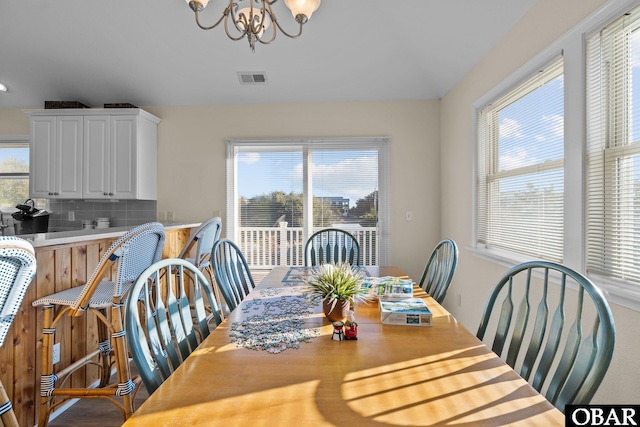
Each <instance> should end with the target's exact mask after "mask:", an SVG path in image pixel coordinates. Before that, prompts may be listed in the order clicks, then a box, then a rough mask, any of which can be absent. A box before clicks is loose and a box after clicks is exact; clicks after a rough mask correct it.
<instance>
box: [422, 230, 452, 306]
mask: <svg viewBox="0 0 640 427" xmlns="http://www.w3.org/2000/svg"><path fill="white" fill-rule="evenodd" d="M457 266H458V246H457V245H456V243H455V242H454V241H453V240H451V239H444V240H441V241H440V243H438V244H437V245H436V247H435V249H434V250H433V252H431V256H430V257H429V260H428V261H427V265H426V266H425V268H424V272H423V273H422V278H421V279H420V287H421V288H422V289H424V290H425V292H426V293H428V294H429V295H431V297H432V298H433V299H435V300H436V301H438V303H440V304H442V302H443V301H444V298H445V297H446V296H447V291H448V290H449V286H450V285H451V281H452V280H453V275H454V274H455V272H456V267H457Z"/></svg>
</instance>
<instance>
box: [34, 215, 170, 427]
mask: <svg viewBox="0 0 640 427" xmlns="http://www.w3.org/2000/svg"><path fill="white" fill-rule="evenodd" d="M164 241H165V234H164V227H163V226H162V224H160V223H155V222H154V223H148V224H143V225H140V226H138V227H135V228H133V229H132V230H130V231H128V232H127V233H125V234H124V235H123V236H122V237H120V238H119V239H118V240H116V242H114V243H113V244H112V245H111V247H110V248H109V249H107V251H106V252H105V253H104V255H103V256H102V258H101V259H100V262H99V263H98V266H97V267H96V269H95V271H94V272H93V275H92V276H91V278H90V279H89V280H88V281H87V283H86V284H85V285H83V286H76V287H73V288H70V289H66V290H64V291H61V292H57V293H55V294H52V295H48V296H46V297H43V298H40V299H38V300H36V301H34V302H33V306H34V307H38V306H42V307H43V308H44V311H43V314H44V315H43V337H42V374H41V381H40V382H41V385H40V417H39V423H38V425H39V426H41V427H42V426H46V425H47V423H48V421H49V414H50V412H51V411H52V410H53V409H54V408H55V407H57V406H58V405H60V404H61V403H63V402H65V401H66V400H68V399H71V398H98V397H100V398H105V399H107V400H109V401H110V402H112V403H113V404H114V405H116V406H117V407H118V408H119V409H120V411H121V412H122V415H123V417H124V419H125V420H126V419H127V418H128V417H129V416H130V415H131V414H132V413H133V398H132V392H133V391H134V390H135V389H136V387H137V385H138V384H140V380H139V379H136V381H134V380H133V379H132V378H131V372H130V369H129V355H128V351H127V346H126V339H125V332H124V324H123V318H124V317H123V316H124V311H123V308H124V301H125V298H126V295H127V293H128V291H129V288H130V287H131V285H132V284H133V282H134V281H135V280H136V279H137V278H138V276H140V274H141V273H142V272H143V271H144V270H145V269H146V268H148V267H149V266H150V265H152V264H153V263H155V262H156V261H158V260H159V259H160V257H161V255H162V249H163V247H164ZM114 266H115V268H116V273H115V278H114V280H113V281H111V280H105V279H104V276H105V273H106V272H107V271H109V270H110V269H111V268H113V267H114ZM109 311H110V312H109ZM88 312H92V313H94V314H95V315H96V318H97V319H98V341H99V344H98V349H96V350H95V351H93V352H92V353H90V354H88V355H86V356H85V357H83V358H80V359H78V360H77V361H76V362H75V363H72V364H71V365H70V366H68V367H66V368H64V369H63V370H61V371H59V372H54V367H53V344H54V334H55V331H56V326H57V324H58V323H59V322H60V320H61V319H62V318H64V317H65V316H82V315H84V314H86V313H88ZM112 345H113V352H112ZM96 357H97V359H98V360H97V361H96ZM88 364H92V365H97V366H99V367H101V378H100V385H99V387H97V388H88V387H72V386H69V384H68V383H67V379H68V378H69V377H70V375H71V374H72V373H73V372H76V371H77V370H78V369H80V368H83V367H84V366H86V365H88ZM112 365H115V369H116V383H115V384H109V381H110V377H111V368H112ZM57 397H61V399H60V400H54V399H56V398H57ZM115 397H121V398H122V403H120V402H119V401H117V400H116V399H115Z"/></svg>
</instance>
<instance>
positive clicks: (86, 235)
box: [16, 222, 200, 248]
mask: <svg viewBox="0 0 640 427" xmlns="http://www.w3.org/2000/svg"><path fill="white" fill-rule="evenodd" d="M161 224H162V225H164V229H165V231H170V230H176V229H182V228H195V227H198V226H199V225H200V223H194V224H185V223H176V222H166V223H161ZM134 227H135V226H130V227H110V228H94V229H89V230H73V231H58V232H52V233H34V234H22V235H19V236H16V237H20V238H22V239H25V240H27V241H28V242H29V243H31V244H32V245H33V247H34V248H38V247H44V246H54V245H65V244H69V243H78V242H84V241H87V240H98V239H115V238H118V237H120V236H122V235H123V234H124V233H126V232H127V231H129V230H131V229H132V228H134Z"/></svg>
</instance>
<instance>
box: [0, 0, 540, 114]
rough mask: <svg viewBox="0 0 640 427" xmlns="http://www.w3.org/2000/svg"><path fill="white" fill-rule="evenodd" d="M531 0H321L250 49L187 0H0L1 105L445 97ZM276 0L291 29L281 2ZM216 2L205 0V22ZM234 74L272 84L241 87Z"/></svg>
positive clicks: (214, 13)
mask: <svg viewBox="0 0 640 427" xmlns="http://www.w3.org/2000/svg"><path fill="white" fill-rule="evenodd" d="M246 1H247V0H243V2H245V3H246ZM534 3H535V0H517V1H514V0H482V1H479V0H325V1H324V2H322V4H321V5H320V8H319V9H318V10H317V11H316V12H315V13H314V14H313V16H312V18H311V20H310V21H309V22H308V23H307V24H306V25H305V27H304V30H303V33H302V36H301V37H299V38H298V39H289V38H287V37H285V36H284V35H282V34H279V35H278V37H277V38H276V40H275V41H274V42H273V43H272V44H270V45H261V44H258V45H257V46H256V49H255V53H252V52H251V50H250V48H249V44H248V42H247V41H246V40H241V41H232V40H230V39H229V38H227V36H226V35H225V33H224V28H223V27H217V28H215V29H213V30H210V31H203V30H201V29H199V28H197V26H196V24H195V19H194V16H193V12H192V11H191V9H190V8H189V7H188V6H187V4H186V2H185V1H184V0H102V1H98V0H55V1H50V0H1V1H0V82H3V83H4V84H6V85H7V86H8V87H9V91H8V92H6V93H2V92H0V108H42V107H43V106H44V101H80V102H82V103H84V104H86V105H88V106H90V107H101V106H102V105H103V104H104V103H121V102H122V103H124V102H127V103H131V104H134V105H138V106H159V105H201V104H244V103H280V102H324V101H329V102H335V101H368V100H411V99H430V98H440V97H442V96H444V95H445V94H446V93H447V91H448V90H449V89H451V88H452V87H453V86H454V85H455V83H456V82H457V81H458V80H459V79H460V78H462V77H463V76H464V74H465V73H467V72H468V71H469V70H470V69H471V68H472V67H473V65H474V64H475V63H477V62H478V61H479V59H480V58H482V56H483V55H485V54H486V53H487V52H488V51H489V50H490V49H491V47H492V46H493V45H494V44H495V43H496V42H497V41H498V40H499V39H500V38H501V37H502V36H503V35H504V34H506V32H507V31H508V30H509V29H510V28H511V27H512V26H513V24H514V23H515V22H517V21H518V20H519V19H520V18H521V17H522V16H523V15H524V14H525V13H526V12H527V10H528V9H529V8H530V7H531V6H532V5H533V4H534ZM273 8H274V11H275V13H276V16H277V17H278V22H279V23H280V25H281V26H283V27H285V29H287V30H288V31H289V32H295V31H296V30H297V24H296V23H295V22H294V20H293V17H292V16H291V13H290V12H289V10H288V9H286V7H285V6H284V2H283V1H282V0H280V1H277V2H276V3H275V4H274V5H273ZM222 9H223V4H222V0H211V1H210V3H209V5H208V6H207V8H206V9H205V10H204V12H203V13H202V15H201V18H202V21H203V24H208V23H212V22H213V21H214V19H217V17H218V16H219V15H220V14H221V12H222ZM238 72H265V73H266V75H267V79H268V81H267V83H266V84H264V85H241V84H240V81H239V78H238V74H237V73H238Z"/></svg>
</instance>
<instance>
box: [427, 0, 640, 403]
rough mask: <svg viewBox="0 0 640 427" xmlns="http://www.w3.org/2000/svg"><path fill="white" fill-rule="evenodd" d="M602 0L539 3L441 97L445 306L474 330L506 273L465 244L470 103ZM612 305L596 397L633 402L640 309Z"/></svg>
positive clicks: (638, 388) (639, 379)
mask: <svg viewBox="0 0 640 427" xmlns="http://www.w3.org/2000/svg"><path fill="white" fill-rule="evenodd" d="M604 3H605V1H603V0H564V1H560V2H559V1H557V0H539V1H538V2H537V3H536V4H535V5H534V6H533V7H532V8H531V10H530V11H529V12H528V13H527V14H526V15H525V16H524V17H523V18H522V19H521V21H520V22H518V23H517V24H516V25H515V26H514V27H513V28H512V29H511V31H510V32H509V33H508V34H507V35H506V36H505V37H504V38H503V39H502V40H501V41H500V42H499V43H498V44H497V45H496V46H495V47H494V48H493V49H492V50H491V52H490V53H489V54H487V55H486V56H485V57H484V58H483V59H482V60H481V61H480V62H479V63H478V64H477V65H476V66H475V67H474V68H473V69H472V71H471V72H469V73H468V74H467V75H466V76H465V77H464V78H463V79H462V80H461V81H460V82H458V84H457V85H456V86H455V87H454V88H453V89H452V90H451V91H450V92H449V93H448V94H447V95H446V96H445V97H444V98H443V99H442V102H441V111H440V113H441V168H442V169H441V170H442V175H441V182H442V189H441V191H442V199H441V204H440V205H441V218H442V223H441V229H442V235H443V236H448V237H452V238H453V239H455V240H456V241H457V242H458V243H459V247H460V260H459V263H458V270H457V272H456V276H455V278H454V282H453V284H452V286H451V289H450V291H449V296H448V298H447V300H446V301H445V307H446V308H447V309H449V311H451V312H452V313H453V314H454V315H455V317H456V318H457V319H458V320H459V321H461V322H462V323H463V324H464V325H465V326H466V327H467V328H468V329H469V330H471V331H476V330H477V327H478V322H479V319H480V315H481V312H482V309H483V304H484V301H486V299H487V297H488V294H489V291H490V290H491V289H492V287H493V285H495V283H496V282H497V280H498V279H499V277H500V276H501V275H502V274H503V273H504V272H505V271H506V267H505V266H502V265H498V264H495V263H493V262H490V261H486V260H483V259H480V258H477V257H474V256H473V255H472V254H471V252H470V251H469V250H468V249H467V246H468V245H470V244H471V243H472V239H473V234H472V214H473V208H474V207H473V195H472V191H473V187H472V183H473V180H474V177H473V170H472V168H473V154H474V146H473V141H474V129H473V121H472V117H473V115H472V113H473V103H474V102H475V101H476V100H477V99H479V98H480V97H481V96H483V95H484V94H485V93H486V92H488V91H489V90H491V89H492V88H493V87H494V86H496V85H498V84H499V83H500V82H501V81H503V80H504V79H505V78H507V77H508V76H509V75H510V74H511V73H513V72H514V71H516V70H517V69H518V68H519V67H520V66H522V65H523V64H524V63H525V62H527V61H528V60H529V59H531V58H532V57H534V56H535V55H536V54H538V53H539V52H540V51H541V50H543V49H544V48H545V47H547V46H548V45H549V44H550V43H551V42H553V41H554V40H556V39H557V38H558V37H560V36H561V35H563V34H564V33H565V32H567V31H568V30H570V29H571V28H572V27H573V26H574V25H576V24H577V23H578V22H580V21H581V20H582V19H584V18H585V17H586V16H588V15H589V14H590V13H591V12H593V11H594V10H596V9H597V8H598V7H599V6H601V5H602V4H604ZM458 295H460V298H461V304H459V303H458ZM612 310H613V314H614V317H615V321H616V331H617V338H616V341H617V342H616V349H615V353H614V356H613V361H612V364H611V366H610V368H609V371H608V373H607V376H606V377H605V380H604V382H603V384H602V385H601V387H600V389H599V390H598V392H597V394H596V396H595V397H594V399H593V402H594V403H596V402H597V403H638V402H640V370H638V369H636V368H635V365H636V360H635V359H636V358H635V355H637V354H638V352H639V351H640V344H638V340H637V324H638V323H639V322H640V313H638V312H635V311H632V310H628V309H626V308H623V307H620V306H618V305H615V304H613V305H612ZM630 367H632V368H631V369H629V368H630Z"/></svg>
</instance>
